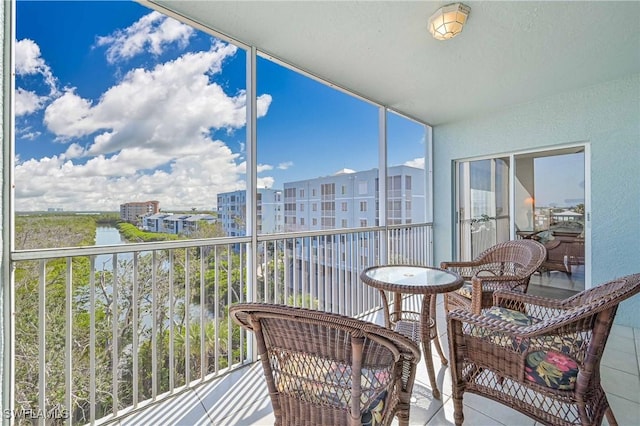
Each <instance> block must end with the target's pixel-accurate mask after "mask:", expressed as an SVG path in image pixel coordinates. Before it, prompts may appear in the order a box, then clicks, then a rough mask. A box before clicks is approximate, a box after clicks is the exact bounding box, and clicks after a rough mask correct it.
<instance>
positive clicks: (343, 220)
mask: <svg viewBox="0 0 640 426" xmlns="http://www.w3.org/2000/svg"><path fill="white" fill-rule="evenodd" d="M340 226H342V227H343V228H346V227H347V219H342V222H341V225H340Z"/></svg>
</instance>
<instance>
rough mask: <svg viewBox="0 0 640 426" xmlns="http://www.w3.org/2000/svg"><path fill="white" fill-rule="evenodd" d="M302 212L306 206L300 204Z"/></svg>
mask: <svg viewBox="0 0 640 426" xmlns="http://www.w3.org/2000/svg"><path fill="white" fill-rule="evenodd" d="M300 211H301V212H303V211H304V204H303V203H300Z"/></svg>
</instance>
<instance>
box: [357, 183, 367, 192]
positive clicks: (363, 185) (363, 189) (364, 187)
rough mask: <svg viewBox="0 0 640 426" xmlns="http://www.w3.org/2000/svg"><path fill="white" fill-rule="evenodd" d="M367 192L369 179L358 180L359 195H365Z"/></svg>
mask: <svg viewBox="0 0 640 426" xmlns="http://www.w3.org/2000/svg"><path fill="white" fill-rule="evenodd" d="M366 193H367V181H366V180H363V181H361V182H358V195H364V194H366Z"/></svg>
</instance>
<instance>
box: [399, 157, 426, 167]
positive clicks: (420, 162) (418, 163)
mask: <svg viewBox="0 0 640 426" xmlns="http://www.w3.org/2000/svg"><path fill="white" fill-rule="evenodd" d="M404 165H405V166H409V167H415V168H418V169H424V157H418V158H414V159H413V160H409V161H407V162H406V163H404Z"/></svg>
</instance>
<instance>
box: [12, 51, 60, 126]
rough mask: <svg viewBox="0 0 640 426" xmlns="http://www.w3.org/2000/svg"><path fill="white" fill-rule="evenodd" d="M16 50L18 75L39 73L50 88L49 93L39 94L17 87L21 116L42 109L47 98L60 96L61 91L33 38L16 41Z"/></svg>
mask: <svg viewBox="0 0 640 426" xmlns="http://www.w3.org/2000/svg"><path fill="white" fill-rule="evenodd" d="M15 52H16V54H15V61H16V62H15V70H16V76H18V77H22V76H27V75H38V74H39V75H40V76H42V79H43V80H44V83H45V85H46V86H47V87H48V88H49V93H47V94H46V95H39V94H37V93H36V92H34V91H30V90H25V89H23V88H20V87H17V88H16V91H15V113H16V116H18V117H19V116H21V115H25V114H31V113H33V112H35V111H37V110H39V109H41V108H42V107H43V106H44V104H45V102H46V101H47V100H49V99H50V98H53V97H56V96H58V95H59V93H60V92H59V91H58V89H57V81H56V78H55V77H54V76H53V73H52V72H51V68H50V67H49V66H48V65H47V64H46V63H45V61H44V59H42V57H41V56H40V46H38V45H37V44H36V43H35V42H34V41H33V40H29V39H23V40H20V41H18V42H16V44H15Z"/></svg>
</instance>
